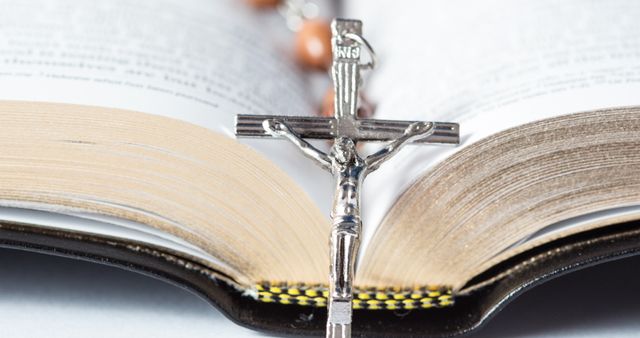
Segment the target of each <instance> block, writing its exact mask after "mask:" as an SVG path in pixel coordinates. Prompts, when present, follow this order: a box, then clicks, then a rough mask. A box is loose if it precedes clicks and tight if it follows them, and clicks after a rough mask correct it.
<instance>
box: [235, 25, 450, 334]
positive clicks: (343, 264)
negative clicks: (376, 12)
mask: <svg viewBox="0 0 640 338" xmlns="http://www.w3.org/2000/svg"><path fill="white" fill-rule="evenodd" d="M331 29H332V34H333V38H332V48H333V65H332V68H331V76H332V79H333V83H334V87H335V97H334V103H335V116H334V117H333V118H326V117H299V116H279V115H238V116H237V118H236V135H237V136H239V137H272V138H282V139H286V140H288V141H290V142H291V143H293V144H294V145H295V146H296V147H298V148H299V149H300V151H301V152H302V153H303V154H304V155H305V156H307V157H308V158H310V159H312V160H314V161H315V162H316V163H317V164H318V165H320V167H322V168H323V169H325V170H327V171H329V172H330V173H331V174H332V175H333V176H334V178H335V184H336V186H335V194H334V202H333V208H332V211H331V221H332V228H331V235H330V245H331V250H330V254H331V262H330V273H329V301H328V314H327V337H332V338H333V337H350V336H351V321H352V301H353V281H354V275H355V264H356V260H357V255H358V249H359V244H360V236H361V232H362V221H361V218H360V190H361V187H362V184H363V182H364V179H365V177H366V176H367V175H368V174H370V173H372V172H374V171H375V170H377V169H378V168H379V167H380V165H381V164H382V163H383V162H385V161H386V160H387V159H389V158H391V157H392V156H393V155H395V154H397V153H398V151H400V149H401V148H402V147H403V146H404V145H406V144H409V143H413V142H415V143H445V144H458V142H459V126H458V124H456V123H446V122H420V121H392V120H375V119H358V117H357V116H356V112H357V109H358V88H359V86H360V83H361V81H362V79H361V77H360V70H361V69H369V68H373V66H374V64H375V59H374V55H373V50H371V47H370V46H369V44H368V43H367V41H366V40H365V39H364V38H363V37H362V22H361V21H358V20H345V19H336V20H334V21H333V23H332V25H331ZM362 48H365V49H366V51H367V52H368V53H369V55H370V57H371V62H369V63H366V64H362V63H361V52H362ZM305 138H316V139H333V140H334V142H333V146H332V147H331V150H330V151H329V152H328V153H325V152H323V151H321V150H319V149H317V148H315V147H314V146H313V145H311V144H310V143H309V142H307V141H306V140H305ZM358 141H389V142H388V143H387V145H386V146H384V147H383V148H381V149H380V150H379V151H377V152H375V153H373V154H371V155H369V156H367V157H365V158H363V157H361V156H360V155H359V154H358V151H357V150H356V143H357V142H358Z"/></svg>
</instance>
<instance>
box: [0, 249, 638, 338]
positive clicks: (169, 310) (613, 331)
mask: <svg viewBox="0 0 640 338" xmlns="http://www.w3.org/2000/svg"><path fill="white" fill-rule="evenodd" d="M605 285H609V287H608V288H607V289H605V288H604V286H605ZM639 286H640V258H631V259H626V260H623V261H619V262H615V263H611V264H609V265H607V266H600V267H596V268H594V269H589V270H587V271H582V272H579V273H576V274H573V275H572V276H567V277H563V278H561V279H558V280H555V281H552V282H550V283H547V284H545V285H543V286H541V287H538V288H537V289H535V290H533V291H531V292H529V293H527V294H525V295H524V296H522V297H521V298H519V299H518V300H516V301H515V302H514V303H512V304H511V305H509V306H508V308H507V311H505V312H503V313H501V314H499V315H498V316H497V317H496V318H494V320H493V321H492V322H491V323H490V324H489V325H488V326H487V327H486V328H485V329H484V330H482V332H481V333H479V334H477V335H473V336H471V337H636V336H640V292H638V291H637V290H638V288H639ZM134 336H135V337H154V338H161V337H268V336H267V335H263V334H259V333H255V332H252V331H250V330H247V329H244V328H242V327H239V326H236V325H235V324H233V323H231V322H230V321H228V320H227V319H226V318H225V317H223V316H222V315H221V314H220V313H219V312H218V311H217V310H215V309H214V308H213V307H211V306H209V305H208V304H207V303H206V302H205V301H203V300H202V299H200V298H198V297H197V296H195V295H193V294H191V293H189V292H187V291H185V290H182V289H179V288H178V287H175V286H172V285H169V284H166V283H163V282H160V281H156V280H153V279H151V278H149V277H144V276H141V275H138V274H135V273H132V272H126V271H123V270H120V269H116V268H112V267H106V266H101V265H98V264H91V263H87V262H80V261H75V260H70V259H65V258H59V257H50V256H45V255H39V254H34V253H26V252H20V251H14V250H8V249H0V337H15V338H20V337H65V338H73V337H82V338H85V337H96V338H98V337H110V338H112V337H134Z"/></svg>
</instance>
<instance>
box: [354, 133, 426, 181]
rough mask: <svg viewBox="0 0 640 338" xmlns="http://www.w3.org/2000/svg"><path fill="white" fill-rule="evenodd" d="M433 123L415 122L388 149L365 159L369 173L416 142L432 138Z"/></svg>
mask: <svg viewBox="0 0 640 338" xmlns="http://www.w3.org/2000/svg"><path fill="white" fill-rule="evenodd" d="M433 131H434V124H433V122H414V123H412V124H410V125H409V126H408V127H407V129H405V131H404V134H402V136H400V137H398V138H397V139H395V140H393V141H391V142H390V143H389V144H388V145H387V146H386V147H384V148H382V149H380V150H379V151H377V152H375V153H373V154H371V155H369V156H368V157H367V158H366V159H365V163H366V164H367V171H368V172H372V171H375V170H376V169H378V168H379V167H380V165H381V164H382V163H383V162H384V161H386V160H388V159H390V158H391V157H393V155H395V154H397V153H398V151H400V149H402V147H404V146H405V145H406V144H408V143H411V142H413V141H415V140H418V139H421V138H424V137H427V136H430V135H431V134H433Z"/></svg>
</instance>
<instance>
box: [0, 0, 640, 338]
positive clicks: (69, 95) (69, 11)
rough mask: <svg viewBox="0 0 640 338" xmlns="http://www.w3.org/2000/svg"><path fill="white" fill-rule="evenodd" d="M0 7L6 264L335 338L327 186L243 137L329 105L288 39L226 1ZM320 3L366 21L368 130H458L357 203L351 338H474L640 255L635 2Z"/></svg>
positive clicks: (0, 176) (296, 160)
mask: <svg viewBox="0 0 640 338" xmlns="http://www.w3.org/2000/svg"><path fill="white" fill-rule="evenodd" d="M1 3H2V8H3V11H0V19H1V20H0V22H2V24H1V25H0V32H1V34H0V89H2V90H0V100H1V101H0V131H1V132H0V220H1V222H0V245H2V246H6V247H14V248H22V249H27V250H37V251H42V252H49V253H53V254H61V255H66V256H70V257H78V258H81V259H88V260H93V261H98V262H102V263H107V264H113V265H118V266H122V267H125V268H128V269H132V270H135V271H139V272H142V273H147V274H151V275H153V276H156V277H159V278H163V279H168V280H171V281H173V282H176V283H179V284H182V285H185V286H186V287H189V288H191V289H192V290H194V291H195V292H197V293H200V294H202V295H204V296H206V297H207V298H208V299H209V300H210V301H211V302H212V303H213V304H214V305H216V306H218V307H219V308H221V309H222V310H223V311H224V312H225V313H226V314H227V315H228V316H229V317H230V318H231V319H233V320H235V321H237V322H239V323H241V324H243V325H246V326H250V327H253V328H256V329H262V330H270V331H278V332H283V333H295V334H318V333H321V332H323V331H324V321H325V318H323V316H324V315H325V312H323V311H321V310H320V309H321V308H322V307H324V306H326V301H327V285H326V282H327V274H328V261H329V258H328V257H329V247H328V245H327V242H328V235H329V229H330V224H329V218H328V215H327V214H326V213H327V212H328V210H329V209H330V208H329V204H330V202H331V196H332V188H333V184H332V182H331V177H330V176H329V175H327V174H326V173H325V172H323V171H322V170H321V169H320V168H317V167H314V166H313V164H312V163H310V162H308V161H304V160H302V159H301V157H300V156H299V154H298V153H297V152H296V149H294V148H293V146H291V145H290V144H287V143H285V142H278V141H272V142H254V141H251V140H236V139H235V138H234V137H233V132H234V130H233V128H234V117H235V116H236V115H237V114H253V115H305V114H306V115H309V116H312V115H314V114H315V112H316V111H317V106H318V102H317V101H319V100H317V97H319V96H321V95H318V94H319V91H318V89H320V90H322V89H324V87H326V86H328V85H329V79H328V77H327V76H326V75H325V74H315V75H308V74H306V73H305V72H303V71H301V70H300V69H299V67H298V66H297V65H296V63H295V62H294V61H293V59H292V57H291V55H290V54H291V53H290V52H289V51H290V50H291V48H290V47H291V46H289V45H288V41H290V40H291V33H290V32H288V31H286V29H285V28H284V24H283V23H282V22H279V21H281V19H280V18H279V17H276V16H271V15H269V14H265V13H261V12H254V11H252V10H251V9H250V8H248V7H247V6H246V5H245V4H243V3H241V2H239V1H231V0H224V1H222V0H220V1H211V2H209V1H199V0H191V1H169V0H165V1H147V0H145V1H136V2H135V3H131V2H126V1H116V0H104V1H99V2H91V3H88V2H83V1H77V0H53V1H45V0H33V1H28V2H19V1H14V0H2V1H1ZM321 5H323V9H324V10H325V11H327V12H328V15H332V16H334V15H340V16H343V15H344V16H349V17H357V18H360V19H362V20H363V21H364V22H365V26H364V27H365V32H364V33H365V35H366V36H367V39H368V40H369V41H371V42H372V43H374V45H375V46H376V49H377V52H378V54H379V61H380V62H379V69H378V70H376V72H374V73H373V74H372V75H371V76H370V77H369V78H368V79H367V81H366V83H367V87H366V93H367V96H368V98H369V100H370V101H372V102H373V103H374V104H375V105H376V106H377V107H376V113H375V114H376V115H375V117H376V118H380V119H390V120H391V119H393V120H397V119H402V120H429V121H455V122H457V123H460V125H461V126H462V128H461V145H460V146H459V147H440V146H439V147H429V146H420V147H412V146H408V147H407V148H406V149H404V150H403V151H402V152H401V153H400V154H399V155H397V156H396V157H395V158H393V159H392V160H390V162H389V163H388V164H386V166H384V167H382V168H381V169H380V170H378V171H377V172H376V173H375V174H372V175H371V177H370V178H369V179H368V181H367V183H366V184H365V186H364V191H363V205H364V209H363V223H364V238H363V243H362V246H361V252H360V261H359V262H358V268H357V273H356V278H355V286H356V289H355V299H354V302H353V307H354V309H355V310H356V311H355V314H354V316H355V319H356V320H355V322H354V327H353V330H354V333H362V334H379V335H400V334H419V335H432V336H446V335H453V334H458V333H464V332H468V331H470V330H473V329H475V328H477V327H478V326H479V325H480V324H482V323H483V322H485V321H486V319H487V318H489V317H490V316H491V315H492V314H494V313H495V312H496V311H497V310H498V309H500V308H501V307H502V306H503V305H504V304H506V303H507V301H508V300H509V299H511V298H513V297H514V296H516V295H517V294H519V293H520V292H522V291H523V290H525V289H526V288H527V287H530V286H533V285H535V284H536V283H539V282H540V281H543V280H546V279H548V278H551V277H554V276H557V275H560V274H562V273H564V272H566V271H570V270H572V269H577V268H581V267H584V266H588V265H590V264H595V263H598V262H602V261H606V260H609V259H613V258H616V257H623V256H625V255H629V254H634V253H636V252H637V251H638V250H639V249H640V241H638V240H639V239H640V223H638V222H636V220H638V219H640V153H639V152H638V149H639V146H640V106H638V105H640V95H639V94H638V93H640V23H639V22H638V20H636V17H637V16H638V15H640V4H636V3H635V2H632V1H622V0H618V1H609V2H606V3H605V2H586V1H579V0H570V1H564V2H562V3H556V2H553V1H533V0H531V1H529V0H525V1H520V2H513V1H506V0H496V1H483V2H479V1H461V2H450V1H429V2H420V3H417V2H415V3H414V2H406V3H404V2H403V3H400V4H399V3H397V2H391V1H378V2H375V3H373V2H370V1H364V0H346V1H344V2H343V3H341V4H340V6H339V7H340V8H339V9H337V8H332V6H331V4H330V3H326V4H321ZM320 94H321V92H320ZM315 145H316V146H317V147H319V148H322V147H325V148H328V146H327V144H326V143H325V142H323V141H319V142H317V143H315ZM379 146H380V145H371V146H369V145H368V146H367V147H366V148H364V149H361V151H363V152H370V153H371V152H374V151H376V149H377V148H378V147H379Z"/></svg>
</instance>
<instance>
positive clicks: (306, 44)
mask: <svg viewBox="0 0 640 338" xmlns="http://www.w3.org/2000/svg"><path fill="white" fill-rule="evenodd" d="M295 50H296V58H297V59H298V61H299V62H300V64H302V65H303V66H305V67H308V68H315V69H319V70H327V69H329V66H330V65H331V58H332V55H331V27H330V25H329V23H328V22H325V21H323V20H306V21H305V22H304V23H303V24H302V27H301V28H300V31H298V34H297V35H296V41H295Z"/></svg>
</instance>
